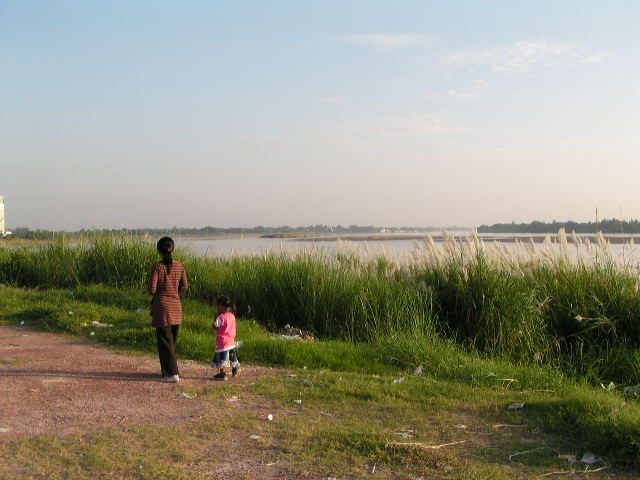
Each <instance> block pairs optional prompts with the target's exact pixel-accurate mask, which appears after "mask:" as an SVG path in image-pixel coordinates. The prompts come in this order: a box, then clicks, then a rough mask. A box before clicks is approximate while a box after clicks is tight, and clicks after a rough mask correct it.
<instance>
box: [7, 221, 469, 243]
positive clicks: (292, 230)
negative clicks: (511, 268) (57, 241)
mask: <svg viewBox="0 0 640 480" xmlns="http://www.w3.org/2000/svg"><path fill="white" fill-rule="evenodd" d="M442 229H443V228H442V227H376V226H373V225H367V226H360V225H349V226H342V225H321V224H318V225H308V226H297V227H292V226H288V225H283V226H279V227H265V226H263V225H257V226H255V227H231V228H223V227H212V226H207V227H202V228H183V227H171V228H122V229H104V228H97V229H82V230H79V231H73V232H61V231H58V232H54V231H51V230H40V229H37V230H31V229H29V228H16V229H14V230H13V235H12V236H13V238H27V239H36V240H48V239H51V238H54V237H55V236H56V235H60V234H61V233H65V234H70V235H87V234H90V233H95V232H96V231H100V232H119V233H126V234H130V235H151V236H157V235H174V236H185V237H188V236H194V237H195V236H207V235H231V234H244V235H278V234H314V235H316V234H332V233H333V234H357V233H380V232H387V233H397V232H433V231H440V230H442ZM447 229H448V230H459V229H460V228H458V227H455V226H454V227H447V228H445V230H447Z"/></svg>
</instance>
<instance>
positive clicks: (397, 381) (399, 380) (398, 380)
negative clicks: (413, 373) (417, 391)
mask: <svg viewBox="0 0 640 480" xmlns="http://www.w3.org/2000/svg"><path fill="white" fill-rule="evenodd" d="M402 382H404V377H400V378H396V379H395V380H394V381H393V383H402Z"/></svg>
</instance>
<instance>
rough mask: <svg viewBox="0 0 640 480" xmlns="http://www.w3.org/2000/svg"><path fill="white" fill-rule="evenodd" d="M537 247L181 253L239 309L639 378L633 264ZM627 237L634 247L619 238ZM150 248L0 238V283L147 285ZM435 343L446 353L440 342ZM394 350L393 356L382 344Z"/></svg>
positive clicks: (203, 295) (601, 244)
mask: <svg viewBox="0 0 640 480" xmlns="http://www.w3.org/2000/svg"><path fill="white" fill-rule="evenodd" d="M574 242H577V243H575V244H574V246H570V245H569V243H568V242H567V239H566V236H565V235H564V233H563V232H560V235H559V242H557V243H551V242H550V240H547V242H546V243H545V245H543V247H542V248H539V247H538V246H533V245H532V244H526V243H520V244H515V245H511V246H504V245H499V244H484V243H483V242H482V240H481V239H479V238H477V237H470V238H468V239H467V240H466V241H465V242H459V241H455V240H454V239H452V238H449V239H448V240H447V241H445V242H443V243H435V242H434V241H433V240H432V239H431V238H430V237H427V238H426V240H425V242H424V243H423V244H421V245H418V246H416V248H415V249H414V250H413V251H412V252H410V253H409V254H407V255H405V256H403V257H402V258H393V257H392V256H390V255H388V254H385V253H384V252H368V253H367V252H365V253H363V252H361V251H358V249H353V248H350V247H349V246H343V248H341V249H340V250H339V251H338V252H337V253H328V252H326V251H323V250H315V249H307V250H302V251H299V252H296V253H286V252H268V253H262V254H257V255H244V256H232V257H224V258H223V257H214V258H208V257H204V256H200V255H196V254H194V253H192V252H189V251H180V250H179V251H178V254H177V258H178V259H179V260H181V261H182V262H183V263H184V264H185V267H186V269H187V272H188V275H189V278H190V285H191V289H190V293H189V295H190V296H192V297H194V298H199V299H202V300H207V299H211V298H213V297H215V296H216V295H218V294H220V293H226V294H228V295H231V296H232V298H233V299H234V300H235V302H236V306H237V310H238V313H239V314H240V315H243V316H248V317H255V318H256V319H257V320H258V321H259V322H260V323H262V324H263V325H266V326H268V327H272V328H275V327H279V326H283V325H285V324H287V323H288V324H292V325H296V326H298V327H301V328H303V329H306V330H310V331H312V332H314V333H315V334H316V335H318V336H320V337H323V338H336V339H341V340H350V341H354V342H367V343H371V344H379V345H385V348H388V349H389V351H390V352H391V353H392V350H393V345H397V346H398V347H397V348H408V347H406V345H407V339H410V340H411V342H413V344H414V345H417V344H421V345H430V346H432V347H433V348H440V347H439V346H443V345H445V344H447V342H455V343H456V344H458V345H461V346H463V347H464V348H466V349H469V350H473V351H477V352H479V353H480V354H482V355H485V356H495V357H503V358H508V359H511V360H514V361H517V362H522V363H537V364H546V365H552V366H554V367H559V368H561V369H562V370H563V371H565V372H566V373H567V374H569V375H572V376H577V377H583V378H588V379H590V380H597V381H609V380H613V381H616V382H626V383H640V355H639V354H638V347H639V346H640V293H639V288H638V272H637V269H636V267H635V266H634V265H633V264H631V263H630V262H628V261H626V259H625V258H621V257H620V256H617V255H614V254H613V253H612V252H611V249H610V248H609V246H608V245H607V243H606V242H605V241H604V239H603V238H601V237H600V238H599V240H598V242H597V243H596V244H591V245H586V244H582V245H581V244H580V243H579V240H574ZM629 248H632V246H629ZM156 260H157V254H156V252H155V249H154V245H153V243H151V242H149V241H147V240H145V239H143V238H140V237H128V236H113V235H101V234H96V235H91V236H89V237H87V238H86V239H84V240H83V241H80V242H78V243H75V244H71V245H70V244H68V243H66V242H65V241H64V240H63V239H60V240H59V241H58V242H57V243H55V244H52V245H50V246H46V247H37V248H16V249H7V248H0V282H3V283H7V284H13V285H18V286H26V287H39V288H47V287H56V288H61V287H62V288H65V287H76V286H79V285H87V284H106V285H112V286H127V287H131V286H133V287H137V288H140V289H143V288H145V286H146V281H147V278H148V272H149V270H150V266H151V265H152V264H153V263H154V262H155V261H156ZM442 351H447V349H446V348H443V349H442ZM390 355H391V356H392V354H390Z"/></svg>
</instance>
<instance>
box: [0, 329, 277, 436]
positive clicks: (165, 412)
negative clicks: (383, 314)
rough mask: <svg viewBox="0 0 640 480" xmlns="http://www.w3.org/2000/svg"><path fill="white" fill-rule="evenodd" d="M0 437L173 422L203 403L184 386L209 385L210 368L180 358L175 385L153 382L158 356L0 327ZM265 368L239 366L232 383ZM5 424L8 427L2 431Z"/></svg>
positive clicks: (190, 415) (261, 372) (204, 405)
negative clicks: (185, 391)
mask: <svg viewBox="0 0 640 480" xmlns="http://www.w3.org/2000/svg"><path fill="white" fill-rule="evenodd" d="M0 338H1V339H2V340H0V410H1V411H2V416H1V418H0V428H2V429H3V430H2V433H0V439H2V440H13V439H19V438H27V437H33V436H37V435H43V434H55V435H66V434H74V433H85V432H87V431H92V430H100V429H102V428H106V427H110V426H113V425H118V424H154V425H163V426H177V425H179V424H181V423H184V422H186V421H189V420H191V419H194V418H197V417H200V416H201V415H202V412H203V410H206V409H207V408H210V405H209V404H208V403H210V402H206V401H204V400H199V399H198V398H197V397H196V398H193V399H190V401H188V402H185V401H184V399H183V398H180V397H177V396H176V395H177V394H178V393H179V392H180V391H181V390H182V388H183V387H187V386H188V387H198V386H200V387H202V386H211V385H214V382H213V381H212V380H211V376H212V375H213V373H214V372H213V370H212V369H211V368H210V367H207V366H205V365H201V364H198V363H195V362H191V361H180V362H179V368H180V374H181V375H180V377H181V383H180V384H177V385H174V384H165V383H161V382H159V381H158V380H159V378H160V373H159V370H160V367H159V362H158V360H157V358H154V357H152V356H150V355H144V356H143V355H125V354H121V353H118V352H115V351H113V350H109V349H107V348H101V347H96V346H95V345H90V344H88V343H87V342H86V341H85V340H83V339H78V338H73V337H68V336H63V335H57V334H51V333H42V332H35V331H32V330H27V329H25V328H21V327H16V326H0ZM269 371H270V369H268V368H261V367H251V366H249V367H245V368H244V372H243V373H245V375H242V376H240V377H238V378H236V379H234V380H233V382H234V383H236V384H237V383H242V382H248V381H249V379H255V377H256V376H260V375H265V374H267V373H269ZM7 429H8V430H7Z"/></svg>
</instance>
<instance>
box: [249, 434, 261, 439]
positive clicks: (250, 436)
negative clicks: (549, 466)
mask: <svg viewBox="0 0 640 480" xmlns="http://www.w3.org/2000/svg"><path fill="white" fill-rule="evenodd" d="M249 438H250V439H251V440H258V439H259V438H260V436H259V435H249Z"/></svg>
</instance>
